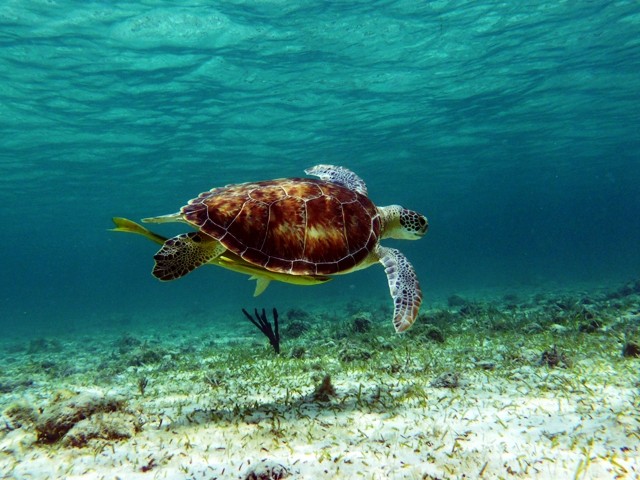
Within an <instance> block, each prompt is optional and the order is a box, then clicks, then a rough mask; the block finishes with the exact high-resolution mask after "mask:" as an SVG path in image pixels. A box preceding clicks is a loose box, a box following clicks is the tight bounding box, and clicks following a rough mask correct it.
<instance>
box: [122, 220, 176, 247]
mask: <svg viewBox="0 0 640 480" xmlns="http://www.w3.org/2000/svg"><path fill="white" fill-rule="evenodd" d="M112 220H113V223H115V225H116V227H115V228H112V229H111V231H112V232H126V233H135V234H137V235H142V236H143V237H145V238H147V239H149V240H151V241H152V242H155V243H157V244H159V245H162V244H163V243H164V242H166V241H167V238H166V237H163V236H162V235H158V234H157V233H154V232H152V231H151V230H148V229H146V228H144V227H143V226H142V225H140V224H138V223H136V222H134V221H133V220H129V219H128V218H123V217H113V218H112Z"/></svg>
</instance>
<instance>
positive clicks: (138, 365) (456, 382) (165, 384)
mask: <svg viewBox="0 0 640 480" xmlns="http://www.w3.org/2000/svg"><path fill="white" fill-rule="evenodd" d="M449 303H450V305H444V306H443V307H441V308H433V309H431V310H425V311H424V312H423V313H422V315H421V317H420V318H419V320H418V322H417V324H416V325H415V326H414V328H413V329H412V330H411V331H410V332H408V333H407V334H405V335H395V334H394V333H392V328H391V325H390V322H389V319H388V316H389V315H390V312H389V311H388V310H385V308H384V307H380V306H377V307H376V306H371V305H366V304H359V305H346V306H340V308H336V309H335V310H333V311H326V309H325V310H324V311H320V310H318V311H313V310H309V311H306V310H300V309H292V310H289V311H288V312H282V313H281V317H282V318H281V322H280V323H281V333H282V353H281V354H280V355H279V356H276V355H275V354H274V352H273V350H272V349H271V348H270V347H269V345H268V344H267V342H266V340H265V339H264V337H261V334H260V332H258V331H257V330H256V329H255V328H254V327H253V326H252V325H251V324H250V323H249V322H244V323H241V324H240V325H238V323H239V322H242V320H237V319H235V320H234V322H235V325H230V323H232V322H225V323H224V325H226V330H225V327H224V326H220V325H216V326H210V327H208V328H202V327H201V326H200V325H196V324H194V325H193V327H192V328H190V327H189V326H188V325H187V326H186V327H181V329H180V330H179V331H178V332H177V331H176V330H175V328H173V329H172V327H171V321H170V320H168V321H167V324H166V326H165V327H161V328H159V329H158V330H157V331H155V332H152V333H150V332H149V330H148V329H146V328H141V329H140V330H136V329H135V328H131V329H130V330H129V331H127V332H106V333H105V334H104V335H101V336H99V337H96V336H90V335H84V337H83V338H78V337H77V336H76V338H73V339H70V338H65V337H60V338H55V337H48V338H37V339H30V340H12V341H7V342H6V343H5V344H3V348H2V349H1V350H0V357H2V362H1V365H2V369H1V371H0V374H1V375H0V388H1V392H2V397H1V399H2V400H1V404H0V407H2V410H3V412H4V413H3V415H2V418H1V419H0V472H1V474H0V478H3V479H62V478H64V479H118V478H119V479H123V480H124V479H151V478H153V479H284V478H287V479H317V478H367V479H449V478H452V479H453V478H455V479H461V478H471V479H473V478H488V479H493V478H496V479H502V478H504V479H509V478H514V479H527V478H541V479H546V478H548V479H560V478H562V479H565V478H577V479H615V478H625V479H626V478H640V465H639V464H638V463H639V462H638V459H639V458H640V391H639V379H640V377H639V373H640V372H639V367H640V358H637V357H635V356H634V352H633V350H632V349H631V350H629V348H630V347H629V344H631V345H632V346H633V345H634V342H635V341H637V340H638V330H639V328H640V294H639V293H637V292H635V291H633V290H632V291H626V290H625V291H622V292H621V291H614V292H609V293H606V292H605V293H602V292H597V293H593V294H592V295H587V294H585V293H584V292H582V293H580V294H573V295H552V294H537V295H535V296H531V297H526V298H522V297H520V298H516V296H515V295H508V296H506V297H505V298H501V299H499V300H495V301H488V300H487V301H485V300H483V301H477V300H466V299H464V298H462V297H452V298H451V299H450V302H449ZM187 313H188V312H187ZM156 322H157V319H156ZM232 327H233V328H232ZM623 351H624V353H625V355H623Z"/></svg>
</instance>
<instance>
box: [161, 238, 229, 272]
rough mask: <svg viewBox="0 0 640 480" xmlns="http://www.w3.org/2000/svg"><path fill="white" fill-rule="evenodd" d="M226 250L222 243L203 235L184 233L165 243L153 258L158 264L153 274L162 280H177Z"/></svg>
mask: <svg viewBox="0 0 640 480" xmlns="http://www.w3.org/2000/svg"><path fill="white" fill-rule="evenodd" d="M226 250H227V249H226V248H225V247H224V246H223V245H222V244H221V243H220V242H218V241H217V240H214V239H213V238H211V237H209V236H208V235H205V234H203V233H200V232H190V233H183V234H181V235H178V236H177V237H173V238H170V239H169V240H167V241H166V242H164V244H163V245H162V248H161V249H160V250H158V253H156V254H155V255H154V256H153V259H154V260H155V261H156V264H155V266H154V267H153V272H152V273H153V276H154V277H156V278H158V279H160V280H175V279H176V278H180V277H183V276H185V275H186V274H187V273H189V272H191V271H192V270H195V269H196V268H198V267H199V266H200V265H204V264H205V263H208V262H210V261H211V260H213V259H214V258H216V257H218V256H220V255H222V254H223V253H224V252H225V251H226Z"/></svg>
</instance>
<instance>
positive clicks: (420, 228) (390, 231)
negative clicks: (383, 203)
mask: <svg viewBox="0 0 640 480" xmlns="http://www.w3.org/2000/svg"><path fill="white" fill-rule="evenodd" d="M378 212H379V213H380V218H381V220H382V238H398V239H400V240H418V239H419V238H422V237H424V234H425V233H427V230H428V229H429V221H428V220H427V217H425V216H424V215H421V214H419V213H418V212H415V211H413V210H409V209H407V208H404V207H401V206H400V205H390V206H388V207H380V208H379V209H378Z"/></svg>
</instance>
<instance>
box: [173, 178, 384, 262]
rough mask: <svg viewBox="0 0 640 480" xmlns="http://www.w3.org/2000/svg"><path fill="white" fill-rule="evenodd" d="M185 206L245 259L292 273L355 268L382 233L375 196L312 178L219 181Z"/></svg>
mask: <svg viewBox="0 0 640 480" xmlns="http://www.w3.org/2000/svg"><path fill="white" fill-rule="evenodd" d="M181 213H182V215H183V217H184V219H185V220H186V221H187V222H189V223H191V224H192V225H194V226H195V227H197V228H199V229H200V230H201V231H202V232H203V233H205V234H207V235H209V236H211V237H213V238H215V239H216V240H218V241H220V243H222V244H223V245H224V246H225V247H226V248H227V249H228V250H230V251H231V252H233V253H235V254H237V255H239V256H240V257H242V258H243V259H244V260H246V261H248V262H250V263H252V264H255V265H259V266H261V267H263V268H265V269H267V270H270V271H274V272H281V273H288V274H292V275H329V274H333V273H338V272H344V271H347V270H350V269H351V268H353V267H355V266H356V265H358V264H360V263H361V262H362V261H363V260H364V259H365V258H366V257H367V256H368V255H369V253H370V252H371V251H372V250H373V249H374V248H375V246H376V244H377V243H378V239H379V237H380V217H379V215H378V212H377V209H376V207H375V205H374V204H373V203H372V202H371V200H369V198H368V197H366V196H365V195H362V194H361V193H359V192H355V191H352V190H350V189H349V188H347V187H345V186H342V185H339V184H336V183H330V182H326V181H323V180H315V179H308V178H290V179H280V180H269V181H264V182H257V183H243V184H238V185H228V186H226V187H220V188H214V189H213V190H210V191H209V192H205V193H202V194H200V195H199V196H198V197H197V198H195V199H193V200H191V201H190V202H189V203H188V205H186V206H184V207H182V209H181Z"/></svg>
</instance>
